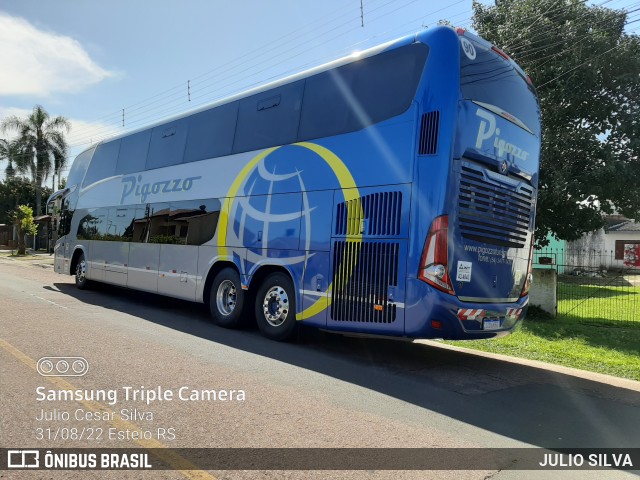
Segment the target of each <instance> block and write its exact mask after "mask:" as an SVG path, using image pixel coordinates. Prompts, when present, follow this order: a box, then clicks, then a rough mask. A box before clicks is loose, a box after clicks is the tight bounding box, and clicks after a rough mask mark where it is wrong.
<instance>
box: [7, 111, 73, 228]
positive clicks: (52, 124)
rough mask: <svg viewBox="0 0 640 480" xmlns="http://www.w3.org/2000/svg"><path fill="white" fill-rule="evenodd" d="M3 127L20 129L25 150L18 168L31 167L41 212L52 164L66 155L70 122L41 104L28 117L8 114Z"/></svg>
mask: <svg viewBox="0 0 640 480" xmlns="http://www.w3.org/2000/svg"><path fill="white" fill-rule="evenodd" d="M0 128H1V129H2V131H4V132H6V131H8V130H14V131H17V132H18V138H17V140H16V142H17V143H18V144H19V145H20V149H21V150H22V152H23V154H22V156H21V157H20V163H17V166H18V170H19V171H29V172H30V173H31V177H32V181H33V184H34V186H35V189H36V215H40V214H41V213H42V207H41V203H42V184H43V182H44V181H45V180H46V179H47V177H48V176H49V174H50V173H51V170H52V168H55V167H56V166H58V165H52V160H53V161H54V162H55V164H59V163H60V161H61V160H60V159H64V158H66V154H67V142H66V140H65V138H64V131H65V130H66V131H67V133H68V132H69V130H70V129H71V123H70V122H69V121H68V120H67V119H66V118H64V117H61V116H58V117H55V118H51V117H50V115H49V114H48V113H47V111H46V110H45V109H44V108H43V107H42V106H41V105H36V106H35V107H33V112H32V113H31V114H30V115H29V116H27V118H19V117H17V116H15V115H13V116H11V117H8V118H6V119H5V120H4V121H3V122H2V124H0Z"/></svg>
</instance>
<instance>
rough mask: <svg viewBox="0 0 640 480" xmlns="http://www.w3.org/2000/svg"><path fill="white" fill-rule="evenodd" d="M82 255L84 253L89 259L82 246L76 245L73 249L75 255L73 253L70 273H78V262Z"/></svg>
mask: <svg viewBox="0 0 640 480" xmlns="http://www.w3.org/2000/svg"><path fill="white" fill-rule="evenodd" d="M80 255H84V258H85V260H86V259H87V254H86V252H85V251H84V248H82V247H76V249H75V250H74V251H73V255H71V264H70V265H69V275H75V274H76V266H77V264H78V259H79V258H80Z"/></svg>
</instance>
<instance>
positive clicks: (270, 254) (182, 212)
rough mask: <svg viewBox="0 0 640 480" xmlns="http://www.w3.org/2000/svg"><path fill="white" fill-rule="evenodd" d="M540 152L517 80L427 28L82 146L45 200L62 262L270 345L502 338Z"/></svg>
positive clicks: (445, 32)
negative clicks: (344, 336)
mask: <svg viewBox="0 0 640 480" xmlns="http://www.w3.org/2000/svg"><path fill="white" fill-rule="evenodd" d="M539 152H540V111H539V106H538V101H537V98H536V93H535V90H534V88H533V86H532V84H531V81H530V80H529V78H528V77H527V75H526V74H525V73H524V72H523V71H522V70H521V69H520V68H519V67H518V66H517V65H516V64H515V63H514V62H513V61H512V60H511V59H510V58H509V57H508V56H507V55H505V54H504V53H503V52H501V51H500V50H498V49H497V48H495V47H494V46H492V45H491V44H490V43H488V42H486V41H484V40H482V39H480V38H478V37H476V36H474V35H472V34H470V33H468V32H465V31H463V30H457V31H456V30H453V29H451V28H448V27H438V28H434V29H429V30H426V31H423V32H421V33H419V34H417V35H415V36H411V37H407V38H403V39H400V40H397V41H393V42H389V43H386V44H384V45H380V46H378V47H375V48H372V49H370V50H367V51H364V52H361V53H360V54H358V55H352V56H350V57H347V58H343V59H340V60H337V61H335V62H332V63H329V64H326V65H323V66H320V67H318V68H315V69H312V70H310V71H307V72H303V73H300V74H298V75H295V76H293V77H289V78H286V79H283V80H281V81H278V82H275V83H272V84H269V85H265V86H262V87H260V88H256V89H254V90H251V91H248V92H244V93H241V94H238V95H236V96H233V97H231V98H228V99H225V100H223V101H220V102H217V103H215V104H213V105H209V106H207V107H205V108H202V109H200V110H198V111H195V112H190V113H188V114H186V115H182V116H179V117H176V118H171V119H168V120H166V121H163V122H161V123H158V124H156V125H154V126H151V127H148V128H144V129H140V130H137V131H135V132H132V133H127V134H124V135H121V136H118V137H115V138H112V139H109V140H107V141H104V142H102V143H100V144H98V145H96V146H93V147H91V148H90V149H88V150H86V151H84V152H83V153H81V154H80V155H78V157H77V158H76V159H75V161H74V163H73V166H72V168H71V170H70V172H69V177H68V180H67V188H65V189H64V190H61V191H59V192H56V193H55V194H54V195H53V196H52V197H51V199H50V202H51V203H53V204H55V205H56V206H57V209H56V211H57V212H59V218H58V223H59V239H58V240H57V242H56V245H55V270H56V271H57V272H59V273H64V274H71V275H75V281H76V284H77V286H78V287H79V288H87V287H88V286H89V284H90V283H91V282H106V283H111V284H115V285H120V286H124V287H128V288H132V289H138V290H144V291H149V292H154V293H158V294H162V295H168V296H172V297H176V298H182V299H186V300H191V301H194V302H203V303H205V304H207V305H208V307H209V309H210V311H211V315H212V317H213V319H214V321H215V322H216V323H217V324H219V325H221V326H224V327H230V328H234V327H239V326H241V325H243V324H244V323H247V322H251V321H255V322H257V325H258V327H259V328H260V330H261V332H262V333H263V334H264V335H265V336H267V337H269V338H271V339H275V340H288V339H291V338H293V337H294V335H295V332H296V329H297V328H298V326H299V325H300V324H301V323H305V324H309V325H312V326H316V327H319V328H322V329H326V330H334V331H341V332H358V333H365V334H378V335H386V336H397V337H409V338H450V339H476V338H488V337H495V336H499V335H504V334H507V333H509V332H511V331H512V330H513V328H514V327H515V326H516V324H517V323H518V322H519V321H520V320H521V319H522V318H523V316H524V315H525V312H526V308H527V303H528V296H527V293H528V289H529V286H530V283H531V247H532V243H533V238H532V237H533V228H534V214H535V203H536V193H537V182H538V169H539Z"/></svg>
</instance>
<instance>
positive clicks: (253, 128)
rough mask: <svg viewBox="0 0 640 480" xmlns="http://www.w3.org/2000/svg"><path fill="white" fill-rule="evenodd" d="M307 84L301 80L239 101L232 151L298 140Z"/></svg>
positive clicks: (249, 149) (254, 148)
mask: <svg viewBox="0 0 640 480" xmlns="http://www.w3.org/2000/svg"><path fill="white" fill-rule="evenodd" d="M304 84H305V81H304V80H299V81H297V82H294V83H291V84H289V85H283V86H281V87H277V88H274V89H271V90H268V91H266V92H263V93H258V94H256V95H252V96H250V97H247V98H244V99H242V100H240V111H239V113H238V127H237V129H236V136H235V140H234V142H233V152H234V153H239V152H248V151H251V150H257V149H259V148H266V147H273V146H275V145H286V144H288V143H293V142H295V141H296V135H297V133H298V124H299V122H300V108H301V106H302V92H303V91H304Z"/></svg>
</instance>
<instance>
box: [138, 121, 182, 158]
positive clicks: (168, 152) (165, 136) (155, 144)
mask: <svg viewBox="0 0 640 480" xmlns="http://www.w3.org/2000/svg"><path fill="white" fill-rule="evenodd" d="M188 121H189V120H188V119H182V120H176V121H175V122H171V123H165V124H164V125H159V126H157V127H155V128H154V129H153V131H152V133H151V144H150V146H149V155H148V156H147V163H146V169H147V170H151V169H152V168H160V167H168V166H169V165H177V164H179V163H182V157H183V156H184V147H185V145H186V143H187V127H188Z"/></svg>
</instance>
